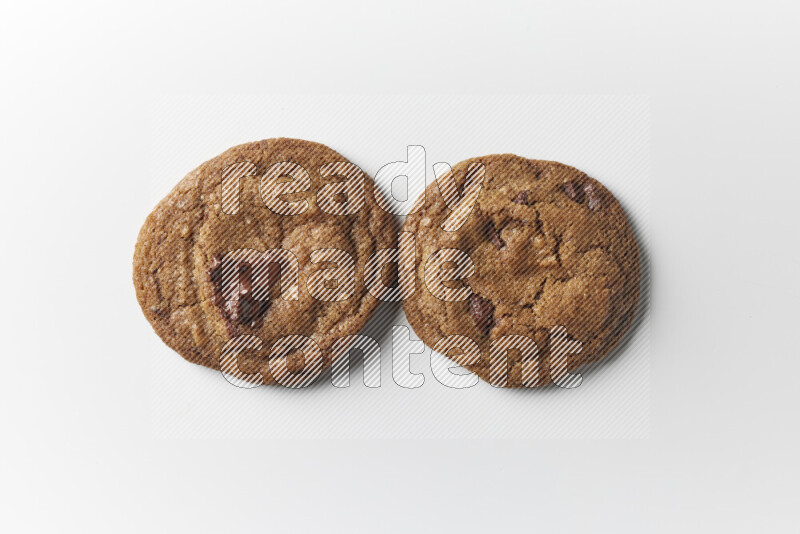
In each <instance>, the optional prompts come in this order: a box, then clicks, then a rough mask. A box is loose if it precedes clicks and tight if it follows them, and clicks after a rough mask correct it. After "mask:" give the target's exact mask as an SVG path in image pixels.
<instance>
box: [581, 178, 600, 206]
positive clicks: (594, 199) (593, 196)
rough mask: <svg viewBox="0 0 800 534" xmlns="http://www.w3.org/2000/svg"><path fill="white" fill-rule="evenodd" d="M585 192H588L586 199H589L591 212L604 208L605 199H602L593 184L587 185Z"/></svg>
mask: <svg viewBox="0 0 800 534" xmlns="http://www.w3.org/2000/svg"><path fill="white" fill-rule="evenodd" d="M583 190H584V191H586V197H587V198H588V199H589V203H588V206H589V209H590V210H599V209H600V208H602V207H603V199H602V198H601V197H600V192H599V191H597V189H595V187H594V186H593V185H592V184H586V186H585V187H584V188H583Z"/></svg>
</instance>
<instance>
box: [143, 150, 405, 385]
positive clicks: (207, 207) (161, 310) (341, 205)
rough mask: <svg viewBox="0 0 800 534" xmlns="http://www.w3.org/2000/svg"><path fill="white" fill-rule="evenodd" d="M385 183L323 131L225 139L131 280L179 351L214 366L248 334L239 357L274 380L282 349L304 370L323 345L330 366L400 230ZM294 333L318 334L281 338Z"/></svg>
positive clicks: (170, 206)
mask: <svg viewBox="0 0 800 534" xmlns="http://www.w3.org/2000/svg"><path fill="white" fill-rule="evenodd" d="M375 195H376V191H375V189H374V184H373V182H372V179H371V178H369V177H368V176H367V175H366V174H364V173H363V172H362V171H361V170H360V169H358V167H356V166H355V165H353V164H352V163H350V162H348V161H347V160H346V159H345V158H344V157H342V156H341V155H340V154H338V153H336V152H335V151H333V150H332V149H330V148H328V147H326V146H324V145H321V144H318V143H313V142H309V141H302V140H297V139H267V140H264V141H259V142H254V143H248V144H244V145H240V146H236V147H233V148H231V149H229V150H227V151H225V152H224V153H222V154H220V155H219V156H217V157H215V158H214V159H211V160H209V161H207V162H205V163H203V164H202V165H200V166H199V167H198V168H197V169H195V170H193V171H192V172H190V173H189V174H188V175H187V176H186V177H185V178H183V180H181V181H180V182H179V183H178V185H177V186H176V187H175V188H174V189H173V190H172V192H170V193H169V194H168V195H167V196H166V197H165V198H164V199H163V200H162V201H161V202H160V203H159V204H158V205H157V206H156V208H155V209H154V210H153V212H152V213H151V214H150V215H149V216H148V217H147V219H146V221H145V223H144V225H143V226H142V229H141V231H140V233H139V238H138V241H137V243H136V250H135V253H134V261H133V282H134V285H135V287H136V295H137V298H138V300H139V304H140V305H141V308H142V311H143V312H144V315H145V317H147V319H148V321H150V323H151V325H152V326H153V328H154V330H155V331H156V333H157V334H158V335H159V336H160V337H161V339H162V340H164V342H165V343H166V344H167V345H169V346H170V347H171V348H172V349H174V350H175V351H176V352H178V353H179V354H180V355H181V356H183V357H184V358H185V359H187V360H189V361H190V362H193V363H197V364H200V365H204V366H207V367H211V368H214V369H219V368H220V355H221V350H222V348H223V346H224V345H225V344H226V343H228V344H230V342H231V340H236V339H241V340H243V341H242V344H243V348H246V349H247V350H242V351H241V353H240V354H237V359H238V368H239V370H240V371H241V372H242V373H248V374H252V373H260V374H261V376H262V377H263V381H264V383H274V382H275V380H274V378H275V377H274V376H273V374H274V373H273V371H274V369H275V365H274V364H275V363H276V362H275V361H273V359H274V358H281V359H282V361H281V362H280V363H281V364H282V365H283V367H282V368H284V369H286V368H288V369H289V371H290V373H294V372H301V371H302V370H303V368H304V366H306V364H308V361H307V360H308V358H309V353H315V354H314V357H315V358H316V357H317V356H319V355H320V353H321V357H322V363H321V364H320V365H321V368H323V369H324V368H325V367H328V366H329V365H330V360H331V358H330V349H331V346H332V345H333V343H334V342H335V341H336V340H337V339H341V338H346V336H350V335H353V334H357V333H358V332H359V331H360V330H361V329H362V327H363V326H364V325H365V323H366V322H367V320H368V319H369V317H370V315H371V314H372V313H373V311H374V310H375V308H376V306H377V304H378V300H377V299H376V298H375V297H374V296H373V295H372V294H370V293H369V292H368V291H367V289H366V287H365V282H364V276H363V273H364V271H365V264H366V263H367V261H368V259H369V258H370V257H371V256H372V255H374V254H375V253H376V251H378V250H380V249H384V248H388V247H391V246H392V245H393V243H394V240H395V234H394V231H393V225H392V218H391V216H390V215H389V214H387V213H386V212H385V211H384V210H382V209H380V207H379V206H378V204H377V202H376V196H375ZM287 336H289V337H291V336H303V337H302V338H299V337H298V338H295V340H300V341H301V343H300V345H302V341H303V340H306V339H309V338H310V339H311V340H312V341H313V343H310V342H306V345H307V346H306V347H305V348H307V349H309V350H308V351H305V352H303V350H300V349H302V346H301V347H300V349H298V347H297V346H292V344H291V343H289V344H286V343H283V341H282V342H281V343H283V344H281V346H280V347H277V344H276V342H277V341H279V340H284V341H285V340H286V339H287ZM295 345H296V344H295ZM314 345H315V346H314ZM279 348H280V349H281V350H278V349H279ZM317 364H319V361H317ZM234 369H236V368H235V367H234ZM317 370H319V365H318V369H317Z"/></svg>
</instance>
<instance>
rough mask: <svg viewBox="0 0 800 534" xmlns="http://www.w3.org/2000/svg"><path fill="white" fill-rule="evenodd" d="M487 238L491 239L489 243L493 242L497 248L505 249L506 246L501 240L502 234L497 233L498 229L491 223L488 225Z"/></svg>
mask: <svg viewBox="0 0 800 534" xmlns="http://www.w3.org/2000/svg"><path fill="white" fill-rule="evenodd" d="M486 236H487V237H488V238H489V241H491V242H492V245H494V246H495V247H497V248H503V247H504V246H506V244H505V243H504V242H503V240H502V239H500V234H498V233H497V229H496V228H495V227H494V223H493V222H492V221H489V222H488V223H486Z"/></svg>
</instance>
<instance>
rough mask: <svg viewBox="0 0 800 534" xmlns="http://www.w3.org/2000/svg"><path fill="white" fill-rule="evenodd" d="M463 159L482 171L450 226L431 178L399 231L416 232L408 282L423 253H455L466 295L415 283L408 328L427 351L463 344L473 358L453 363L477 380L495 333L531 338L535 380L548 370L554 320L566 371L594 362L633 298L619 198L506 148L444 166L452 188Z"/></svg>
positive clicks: (635, 277)
mask: <svg viewBox="0 0 800 534" xmlns="http://www.w3.org/2000/svg"><path fill="white" fill-rule="evenodd" d="M474 163H482V164H483V165H484V166H485V173H486V174H485V176H486V177H485V181H484V187H483V190H482V191H481V193H480V195H479V196H478V199H477V202H476V204H475V207H474V209H473V211H472V213H471V214H470V216H469V218H468V219H467V220H466V222H465V223H464V224H463V225H462V226H461V228H459V229H458V230H457V231H455V232H447V231H445V230H444V229H442V227H441V223H442V221H443V220H444V218H445V217H447V216H448V214H449V213H450V211H449V209H448V208H447V206H446V204H445V202H444V199H443V197H442V194H441V192H440V189H439V186H438V184H437V183H436V182H434V183H432V184H430V185H429V186H428V188H427V189H426V191H425V195H426V197H425V203H424V206H423V207H422V208H421V209H419V210H418V211H416V212H414V213H412V214H411V215H409V216H408V218H407V219H406V222H405V225H404V227H403V230H404V231H407V232H411V233H413V234H415V236H416V247H417V249H416V262H417V263H416V272H417V279H418V280H423V269H424V266H425V259H426V258H428V257H429V256H430V255H431V254H433V253H434V252H436V251H437V250H440V249H444V248H456V249H459V250H462V251H463V252H465V253H467V254H468V255H469V256H470V258H471V259H472V261H473V262H474V265H475V272H474V274H473V275H472V276H470V277H469V278H468V279H466V280H465V281H461V282H455V283H466V284H467V285H468V286H469V287H470V289H471V291H472V295H471V296H470V297H469V298H468V299H467V300H461V301H457V302H446V301H445V300H442V299H440V298H437V297H436V296H434V295H433V294H431V292H430V291H429V290H428V288H427V287H426V285H425V284H424V283H418V284H417V289H416V291H415V293H414V295H413V296H412V297H411V298H410V299H407V300H406V301H405V302H404V304H403V307H404V309H405V312H406V315H407V317H408V320H409V322H410V324H411V326H412V327H413V328H414V331H415V333H416V334H417V335H418V336H419V337H420V339H422V340H423V341H424V342H425V343H426V344H427V345H428V346H430V347H433V346H435V345H436V344H437V342H439V341H440V340H441V339H442V338H443V337H445V336H448V335H463V336H467V337H469V338H471V339H473V340H475V341H476V342H477V344H478V346H479V348H480V352H481V355H482V356H481V359H480V361H479V362H477V363H474V362H473V363H468V364H466V365H465V367H467V368H468V369H470V370H472V371H474V372H475V373H476V374H478V375H479V376H480V377H481V378H483V379H484V380H487V381H488V380H489V375H490V365H489V357H488V355H489V346H490V343H491V341H492V340H494V339H497V338H500V337H501V336H505V335H513V334H516V335H523V336H527V337H529V338H530V339H533V340H534V341H535V342H536V345H537V347H538V350H539V359H538V365H539V376H540V377H547V376H548V369H549V365H550V361H549V357H550V352H549V345H550V343H549V341H550V340H549V337H550V332H551V329H552V328H554V327H557V326H563V327H565V328H566V331H567V332H568V333H569V335H570V336H572V337H573V338H574V339H577V340H578V341H580V342H581V343H582V348H581V352H580V353H579V354H576V355H574V356H570V359H569V366H568V370H569V371H570V372H572V371H575V370H576V369H578V368H579V367H580V366H582V365H584V364H586V363H590V362H593V361H597V360H599V359H601V358H602V357H603V356H605V355H606V354H608V353H609V352H610V351H611V349H612V348H613V347H614V346H615V345H616V344H617V343H618V342H619V341H620V339H621V338H622V336H623V335H624V333H625V332H626V331H627V329H628V327H629V326H630V324H631V321H632V318H633V315H634V313H635V309H636V304H637V301H638V297H639V278H640V268H639V253H638V249H637V246H636V241H635V239H634V236H633V233H632V231H631V228H630V226H629V224H628V220H627V218H626V216H625V213H624V212H623V210H622V207H621V206H620V204H619V202H618V201H617V200H616V199H615V198H614V196H613V195H612V194H611V192H609V191H608V190H607V189H606V188H605V187H603V185H602V184H600V183H599V182H598V181H597V180H594V179H592V178H590V177H588V176H587V175H586V174H584V173H583V172H581V171H579V170H577V169H575V168H572V167H569V166H567V165H563V164H561V163H556V162H551V161H537V160H528V159H525V158H522V157H519V156H515V155H511V154H503V155H492V156H485V157H480V158H473V159H470V160H467V161H463V162H461V163H459V164H458V165H455V166H454V167H453V170H452V172H453V176H454V178H455V181H456V185H457V187H459V188H463V187H464V183H465V181H466V174H467V169H468V167H469V166H470V164H474ZM420 202H421V200H420ZM508 357H509V368H508V385H509V386H510V387H519V386H521V385H522V381H523V377H522V374H523V369H522V363H521V362H520V361H519V357H520V352H519V351H510V352H509V356H508ZM453 359H455V360H456V361H457V362H458V361H459V358H458V356H457V355H454V356H453ZM459 363H461V362H459ZM546 383H547V381H546V380H544V381H543V382H542V385H544V384H546Z"/></svg>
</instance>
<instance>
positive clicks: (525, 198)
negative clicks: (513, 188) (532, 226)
mask: <svg viewBox="0 0 800 534" xmlns="http://www.w3.org/2000/svg"><path fill="white" fill-rule="evenodd" d="M513 202H514V204H522V205H524V206H530V205H531V204H533V200H531V198H530V192H529V191H520V192H519V194H518V195H517V196H516V197H515V198H514V200H513Z"/></svg>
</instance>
